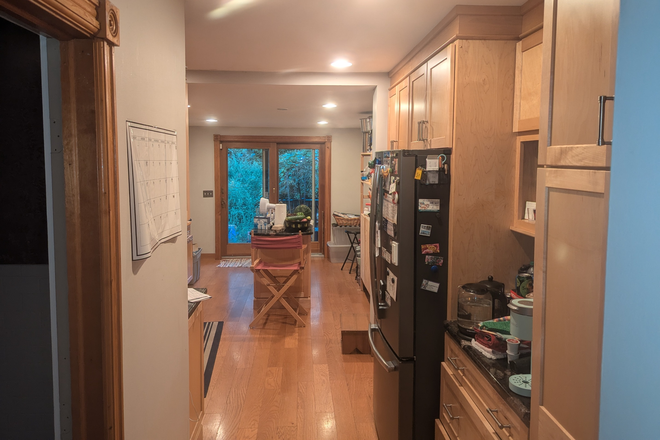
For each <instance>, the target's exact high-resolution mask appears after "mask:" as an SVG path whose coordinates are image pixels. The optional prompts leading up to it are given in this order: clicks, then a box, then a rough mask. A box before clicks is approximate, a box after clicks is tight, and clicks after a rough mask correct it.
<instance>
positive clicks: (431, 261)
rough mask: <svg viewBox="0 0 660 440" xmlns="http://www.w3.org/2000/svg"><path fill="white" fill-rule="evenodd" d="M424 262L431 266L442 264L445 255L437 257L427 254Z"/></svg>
mask: <svg viewBox="0 0 660 440" xmlns="http://www.w3.org/2000/svg"><path fill="white" fill-rule="evenodd" d="M424 262H425V263H426V264H428V265H429V266H442V264H443V263H444V262H445V259H444V257H436V256H435V255H427V256H426V257H425V258H424Z"/></svg>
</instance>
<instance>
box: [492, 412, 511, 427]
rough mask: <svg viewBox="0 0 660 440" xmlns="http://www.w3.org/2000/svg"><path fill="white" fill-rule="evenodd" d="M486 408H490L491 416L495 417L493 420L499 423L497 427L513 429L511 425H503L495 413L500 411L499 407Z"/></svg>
mask: <svg viewBox="0 0 660 440" xmlns="http://www.w3.org/2000/svg"><path fill="white" fill-rule="evenodd" d="M486 409H487V410H488V414H490V416H491V417H492V418H493V420H495V423H497V427H498V428H500V429H505V428H509V429H511V425H503V424H502V423H501V422H500V421H499V420H498V419H497V416H496V415H495V414H494V413H496V412H498V410H497V409H490V408H486Z"/></svg>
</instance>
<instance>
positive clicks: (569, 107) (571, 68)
mask: <svg viewBox="0 0 660 440" xmlns="http://www.w3.org/2000/svg"><path fill="white" fill-rule="evenodd" d="M618 19H619V1H618V0H546V1H545V11H544V25H543V42H544V44H543V67H542V69H543V73H542V80H541V102H542V107H541V115H540V126H539V135H540V140H541V144H540V149H539V164H540V165H551V166H577V167H609V166H610V162H611V158H610V155H611V146H609V145H600V146H599V145H597V141H598V132H599V124H598V121H599V102H598V97H599V96H601V95H606V96H614V79H615V69H616V39H617V27H618ZM605 107H606V108H605V118H604V119H605V120H604V138H605V139H606V140H611V139H612V115H613V104H612V103H611V102H608V103H606V105H605Z"/></svg>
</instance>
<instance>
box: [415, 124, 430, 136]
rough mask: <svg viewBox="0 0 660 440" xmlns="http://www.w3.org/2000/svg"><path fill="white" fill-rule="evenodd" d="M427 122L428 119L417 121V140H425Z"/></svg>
mask: <svg viewBox="0 0 660 440" xmlns="http://www.w3.org/2000/svg"><path fill="white" fill-rule="evenodd" d="M428 122H429V121H417V140H418V141H425V140H427V136H426V133H428V130H427V124H428Z"/></svg>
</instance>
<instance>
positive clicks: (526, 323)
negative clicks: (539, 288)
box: [509, 298, 534, 397]
mask: <svg viewBox="0 0 660 440" xmlns="http://www.w3.org/2000/svg"><path fill="white" fill-rule="evenodd" d="M509 308H510V309H511V336H515V337H516V338H518V339H521V340H524V341H531V340H532V315H533V311H534V300H533V299H532V298H522V299H514V300H513V301H511V303H510V304H509ZM530 367H531V366H530ZM509 388H510V389H511V391H513V392H514V393H516V394H520V395H521V396H527V397H530V396H531V395H532V375H531V374H516V375H513V376H511V377H509Z"/></svg>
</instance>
